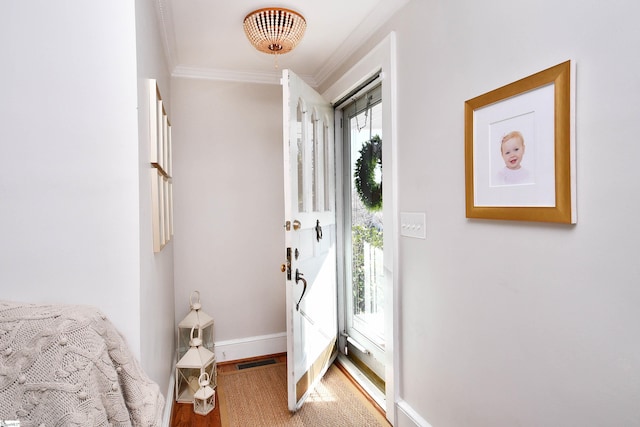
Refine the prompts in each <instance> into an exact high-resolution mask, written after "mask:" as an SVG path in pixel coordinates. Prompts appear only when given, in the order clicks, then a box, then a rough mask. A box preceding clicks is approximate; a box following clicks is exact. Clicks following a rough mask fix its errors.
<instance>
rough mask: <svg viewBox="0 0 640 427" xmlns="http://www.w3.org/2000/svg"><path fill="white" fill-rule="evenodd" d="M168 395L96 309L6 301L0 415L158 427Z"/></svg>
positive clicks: (0, 325) (0, 315)
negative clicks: (164, 394) (142, 367)
mask: <svg viewBox="0 0 640 427" xmlns="http://www.w3.org/2000/svg"><path fill="white" fill-rule="evenodd" d="M163 405H164V398H163V397H162V394H160V392H159V388H158V386H157V385H156V384H155V383H154V382H152V381H151V380H150V379H149V378H148V377H147V376H146V374H145V373H144V372H143V371H142V369H141V367H140V365H139V363H138V362H137V360H136V359H135V357H133V355H132V354H131V352H130V351H129V349H128V347H127V345H126V343H125V342H124V339H123V338H122V336H120V334H119V333H118V331H117V330H116V329H115V327H114V326H113V325H112V324H111V322H110V321H109V320H108V319H107V317H106V316H105V315H103V314H102V313H100V312H99V311H98V310H96V309H95V308H91V307H85V306H70V305H35V304H18V303H14V302H7V301H1V300H0V420H19V421H20V426H21V427H31V426H33V427H40V426H47V427H49V426H83V427H84V426H118V427H119V426H144V427H146V426H160V425H161V424H162V410H163Z"/></svg>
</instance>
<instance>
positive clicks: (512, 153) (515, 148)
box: [502, 137, 524, 169]
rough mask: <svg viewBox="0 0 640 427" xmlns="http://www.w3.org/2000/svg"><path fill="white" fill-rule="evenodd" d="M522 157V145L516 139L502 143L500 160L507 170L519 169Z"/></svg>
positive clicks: (519, 140)
mask: <svg viewBox="0 0 640 427" xmlns="http://www.w3.org/2000/svg"><path fill="white" fill-rule="evenodd" d="M522 156H524V144H523V142H522V140H521V139H520V138H518V137H513V138H510V139H507V140H506V141H505V142H503V143H502V158H503V159H504V164H505V165H506V166H507V168H509V169H520V162H522Z"/></svg>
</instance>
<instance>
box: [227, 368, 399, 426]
mask: <svg viewBox="0 0 640 427" xmlns="http://www.w3.org/2000/svg"><path fill="white" fill-rule="evenodd" d="M218 401H219V404H220V418H221V421H222V425H223V427H260V426H263V427H274V426H301V427H322V426H340V427H342V426H359V427H361V426H385V427H388V426H389V423H388V422H387V420H386V419H385V418H384V416H383V415H382V414H381V413H380V412H378V411H377V410H376V409H375V408H374V406H373V404H371V403H370V402H369V401H368V400H367V399H366V397H365V396H364V395H362V393H361V392H360V391H359V390H358V389H357V388H356V386H355V385H353V383H351V381H350V380H349V379H348V378H347V377H346V376H345V374H344V373H342V372H341V371H340V370H339V369H338V368H336V367H335V366H331V367H330V368H329V370H328V371H327V373H326V374H325V376H324V378H323V379H322V381H321V382H320V383H319V384H318V386H317V387H316V389H315V391H314V392H312V393H311V394H310V395H309V397H308V398H307V400H306V402H305V403H304V405H302V408H301V409H300V410H298V412H296V413H294V414H292V413H291V412H289V410H288V409H287V367H286V364H285V363H278V364H275V365H267V366H260V367H257V368H250V369H243V370H239V371H230V372H224V373H219V374H218Z"/></svg>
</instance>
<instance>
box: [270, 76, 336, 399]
mask: <svg viewBox="0 0 640 427" xmlns="http://www.w3.org/2000/svg"><path fill="white" fill-rule="evenodd" d="M282 87H283V134H284V138H283V142H284V200H285V248H284V252H285V256H286V258H287V264H286V265H285V270H286V289H287V291H286V294H287V297H286V298H287V304H286V310H287V375H288V376H287V387H288V406H289V410H291V411H296V410H297V409H299V408H300V406H301V405H302V404H303V402H304V400H305V398H306V397H307V395H308V394H309V392H310V391H311V390H313V387H314V385H315V384H316V382H317V381H319V380H320V378H322V375H323V374H324V373H325V371H326V369H327V368H328V366H329V364H330V363H331V362H332V361H333V359H334V358H335V354H336V342H337V329H338V326H337V286H336V276H337V275H336V250H335V248H336V215H335V178H334V175H335V174H334V169H335V168H334V151H333V150H334V147H333V141H334V139H333V137H334V135H333V108H332V107H331V105H330V104H329V103H328V102H326V101H325V100H324V99H323V98H322V96H321V95H320V94H318V93H317V92H316V91H314V90H313V89H312V88H311V87H309V86H308V85H307V84H305V83H304V82H303V81H302V79H300V78H299V77H298V76H296V75H295V74H294V73H292V72H291V71H289V70H283V72H282Z"/></svg>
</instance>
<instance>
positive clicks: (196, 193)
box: [171, 78, 286, 361]
mask: <svg viewBox="0 0 640 427" xmlns="http://www.w3.org/2000/svg"><path fill="white" fill-rule="evenodd" d="M171 91H172V92H171V97H172V115H173V122H172V123H173V129H174V133H173V140H174V141H175V144H174V175H175V179H174V202H175V246H174V247H175V312H176V323H177V322H179V321H180V320H182V318H183V317H184V316H185V315H186V314H187V312H188V310H189V296H190V295H191V292H192V291H194V290H198V291H200V294H201V302H202V306H203V310H204V311H205V312H207V313H208V314H210V315H211V316H212V317H213V318H214V321H215V333H216V337H215V339H216V342H221V341H222V342H224V341H233V340H246V341H248V342H247V346H249V347H250V351H253V352H255V351H257V353H255V354H243V356H245V357H248V356H250V355H253V356H255V355H259V354H264V353H261V350H260V349H261V348H265V347H263V346H262V345H263V341H264V339H263V338H264V336H265V335H272V334H281V333H283V332H284V331H285V330H286V329H285V307H284V301H285V288H284V284H285V280H284V276H283V273H281V272H280V264H282V263H283V262H284V233H283V225H284V202H283V200H284V199H283V197H284V196H283V193H284V192H283V173H282V95H281V92H282V88H281V87H280V86H279V85H263V84H252V83H234V82H216V81H207V80H195V79H185V78H174V79H173V80H172V89H171ZM267 341H269V340H267ZM276 341H278V339H276ZM252 346H253V347H252ZM285 349H286V348H285V347H283V348H282V351H284V350H285ZM264 351H266V350H264ZM269 351H272V350H269ZM237 354H240V353H234V355H230V354H227V353H226V351H225V354H219V357H220V358H219V361H221V360H225V359H231V358H233V359H235V358H236V357H235V356H237Z"/></svg>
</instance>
